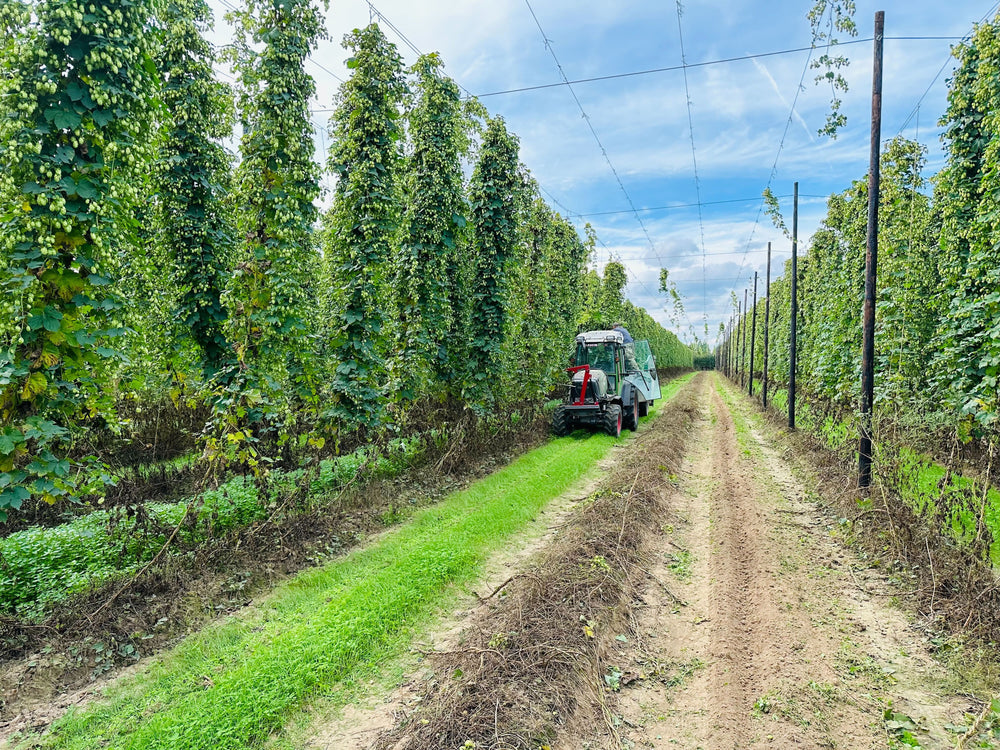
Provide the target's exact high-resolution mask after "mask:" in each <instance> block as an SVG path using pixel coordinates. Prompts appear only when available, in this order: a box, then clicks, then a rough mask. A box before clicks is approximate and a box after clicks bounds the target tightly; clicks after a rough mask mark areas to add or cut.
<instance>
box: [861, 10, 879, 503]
mask: <svg viewBox="0 0 1000 750" xmlns="http://www.w3.org/2000/svg"><path fill="white" fill-rule="evenodd" d="M884 29H885V11H882V10H880V11H878V12H877V13H876V14H875V50H874V62H873V65H872V128H871V150H870V152H869V157H868V240H867V243H866V250H865V308H864V321H863V324H862V325H863V331H862V345H861V437H860V439H859V440H858V485H859V486H861V487H868V486H870V485H871V482H872V404H873V402H874V400H875V293H876V290H875V278H876V274H877V272H878V199H879V176H880V175H879V151H880V149H881V145H882V37H883V35H884Z"/></svg>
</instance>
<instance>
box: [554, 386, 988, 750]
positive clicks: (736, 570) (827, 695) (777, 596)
mask: <svg viewBox="0 0 1000 750" xmlns="http://www.w3.org/2000/svg"><path fill="white" fill-rule="evenodd" d="M735 398H737V399H738V398H739V397H738V396H736V397H735ZM703 404H704V410H703V413H702V417H701V420H700V422H699V424H698V426H697V428H696V432H695V435H694V436H693V442H692V445H691V449H690V451H689V454H688V459H687V462H686V468H685V471H684V472H683V476H682V477H680V482H681V487H682V490H683V491H682V493H681V496H680V497H679V498H678V499H677V500H676V503H675V507H676V508H677V520H676V524H675V525H674V528H673V529H668V530H669V531H673V533H672V534H671V535H670V536H669V537H668V538H669V540H670V542H669V546H668V548H666V549H663V550H662V553H661V554H660V555H659V556H658V558H657V562H656V564H655V566H654V567H653V568H652V569H651V570H650V571H649V573H650V577H649V583H648V587H647V588H646V590H645V592H644V594H643V597H642V601H641V602H639V603H637V605H636V607H635V620H634V632H632V633H629V634H622V636H621V637H620V638H619V642H620V643H621V648H620V649H619V653H618V658H619V661H618V665H616V668H617V669H618V670H619V671H620V673H621V676H620V678H618V680H617V682H618V684H619V685H620V689H619V690H618V691H615V692H616V695H615V697H616V698H617V702H616V703H617V705H614V704H612V708H611V711H612V713H613V721H612V724H613V725H615V726H616V727H617V729H616V730H615V732H613V733H612V732H609V731H608V730H607V728H606V727H595V728H593V730H592V731H590V732H580V731H577V732H574V733H573V734H572V736H565V737H563V738H561V740H560V741H559V742H558V743H556V744H555V745H554V748H555V750H571V749H572V750H576V749H578V748H580V749H584V748H585V749H588V750H590V749H594V750H596V748H622V747H626V748H639V747H655V748H659V747H682V748H692V749H694V748H705V749H706V750H722V749H728V748H788V747H803V748H854V749H858V750H860V749H861V748H885V747H893V746H897V745H895V742H896V741H898V739H899V735H898V734H897V733H898V732H902V731H903V729H905V728H908V727H909V725H912V727H913V730H912V731H913V733H914V734H915V735H916V736H917V737H918V738H919V740H920V744H921V746H922V747H924V748H932V747H954V741H955V739H956V735H955V734H949V733H948V732H946V731H945V730H944V729H943V727H944V725H945V724H948V723H953V724H958V725H961V724H963V723H964V722H963V714H964V713H966V712H972V713H975V712H976V711H977V708H976V706H975V704H973V703H972V702H971V701H970V700H969V699H967V698H961V697H948V696H942V694H941V693H942V690H941V688H940V686H941V685H942V684H943V682H944V680H945V674H944V672H943V670H942V668H941V667H939V666H938V665H937V664H936V662H934V661H933V660H932V659H931V658H930V656H929V655H928V646H929V643H928V641H927V638H926V636H925V635H924V634H922V633H921V632H919V631H918V630H917V629H915V628H914V627H911V625H910V624H909V623H908V622H907V620H906V618H905V616H904V615H903V614H902V613H900V612H899V611H898V610H895V609H892V608H891V607H889V606H888V604H887V601H888V598H889V594H890V591H889V589H888V586H887V583H886V582H885V581H884V580H881V579H880V577H879V576H878V575H877V574H876V573H874V572H872V571H869V570H866V569H865V567H864V566H863V565H862V564H861V563H860V562H859V561H858V560H857V559H855V557H854V555H853V554H852V553H851V552H850V551H848V550H846V549H845V548H844V546H843V545H842V544H841V542H840V541H838V540H837V539H836V528H837V526H836V522H835V519H830V518H827V517H825V516H824V515H823V514H822V512H821V511H820V510H818V509H817V506H816V504H815V503H813V502H811V501H810V499H809V498H808V496H807V490H806V487H805V486H804V483H803V482H802V481H800V480H799V479H798V478H797V477H796V474H795V473H794V472H793V470H792V468H791V466H790V464H789V463H788V462H787V461H786V460H785V459H783V458H782V456H780V455H779V453H778V451H777V449H775V448H774V447H773V445H774V436H773V435H769V434H767V433H768V432H769V430H768V428H766V427H765V426H763V424H762V423H756V422H744V424H747V425H748V426H747V428H746V429H744V430H743V431H742V434H738V433H737V429H736V424H735V423H734V419H733V415H732V413H731V411H730V409H729V407H728V406H727V404H726V402H725V401H724V400H723V399H722V398H720V396H719V393H718V392H717V391H716V390H715V389H714V387H713V386H712V385H711V383H710V382H707V383H706V388H705V392H704V399H703ZM737 408H738V409H739V410H740V411H745V410H748V409H750V408H751V407H749V406H748V405H747V404H745V402H739V403H738V407H737ZM612 681H614V679H613V680H612ZM612 687H613V686H612ZM890 706H891V707H892V710H893V711H895V712H898V713H900V714H904V715H905V716H906V717H908V718H909V719H911V720H912V721H909V722H906V721H903V722H902V723H903V724H904V725H906V726H904V727H897V726H896V725H887V724H886V721H885V719H884V712H885V711H886V709H887V708H889V707H890Z"/></svg>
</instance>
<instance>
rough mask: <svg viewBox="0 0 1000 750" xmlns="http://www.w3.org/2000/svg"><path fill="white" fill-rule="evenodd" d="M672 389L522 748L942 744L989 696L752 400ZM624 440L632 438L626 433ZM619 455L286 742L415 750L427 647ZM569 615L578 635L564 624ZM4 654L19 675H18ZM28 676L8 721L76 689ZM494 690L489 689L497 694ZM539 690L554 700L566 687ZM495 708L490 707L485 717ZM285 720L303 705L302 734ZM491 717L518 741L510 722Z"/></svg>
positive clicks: (480, 621)
mask: <svg viewBox="0 0 1000 750" xmlns="http://www.w3.org/2000/svg"><path fill="white" fill-rule="evenodd" d="M686 391H693V392H694V396H688V398H689V400H690V401H691V403H694V404H696V408H695V413H694V416H693V420H691V421H693V424H692V428H691V430H690V432H689V433H688V434H687V436H686V437H684V438H681V439H678V441H677V442H678V443H679V444H683V446H684V450H683V460H681V458H680V456H679V455H678V457H677V460H676V462H675V461H673V460H669V461H667V460H663V461H659V460H658V461H657V467H658V469H659V470H660V473H661V476H662V478H663V479H664V482H663V487H662V488H660V489H657V490H656V492H658V493H659V495H658V500H657V502H656V504H655V507H656V508H657V509H658V510H657V514H656V515H650V516H649V517H648V523H649V524H650V525H651V526H654V527H655V528H651V529H649V533H648V535H647V538H645V539H644V540H642V542H641V544H640V543H639V542H637V544H636V549H637V554H638V555H639V557H638V558H637V559H640V560H641V561H642V563H641V566H640V567H638V568H635V567H634V566H633V569H631V570H629V571H625V572H623V574H622V575H623V579H624V578H628V581H627V582H626V583H627V584H628V585H623V586H622V587H621V590H622V592H623V596H625V599H624V600H623V602H622V604H621V606H617V605H616V606H615V607H614V611H613V612H612V613H611V614H610V615H609V616H608V617H607V618H605V619H603V620H601V629H600V630H601V632H599V633H598V635H597V637H596V638H595V639H594V640H593V644H592V648H589V650H588V649H587V648H584V649H578V650H575V651H573V653H574V654H576V657H575V658H577V659H578V664H577V665H576V668H575V669H572V670H570V671H571V673H572V674H570V675H569V679H573V680H576V683H575V686H573V687H574V690H573V692H574V693H575V694H576V698H575V700H573V701H572V702H570V703H566V702H564V703H562V704H559V705H560V706H569V709H568V710H567V711H566V712H565V713H561V714H560V715H559V716H558V720H557V721H555V722H554V723H553V727H554V729H553V733H554V736H553V737H550V738H549V739H547V740H545V741H537V740H534V739H533V740H532V741H531V743H532V744H528V743H525V744H524V745H523V746H525V747H529V746H530V747H533V748H537V747H551V750H604V749H607V750H624V749H629V750H635V749H636V748H644V747H648V748H667V747H678V748H688V749H690V750H695V749H696V748H704V750H728V749H729V748H740V749H741V750H743V749H745V748H789V747H802V748H850V749H852V750H863V749H865V748H892V747H912V746H919V747H923V748H951V747H955V746H956V743H957V742H958V741H959V738H960V736H961V734H960V732H958V731H956V727H961V726H963V725H965V724H967V723H968V722H969V719H970V717H975V716H976V715H978V714H979V713H980V710H981V709H982V707H983V704H984V699H986V700H988V698H989V696H988V695H985V694H981V693H980V692H978V687H979V686H973V685H971V684H970V682H969V680H968V679H966V678H967V677H968V675H961V674H956V673H955V672H954V670H953V669H951V670H950V669H949V668H947V667H946V666H944V665H942V664H941V663H939V662H938V661H937V660H935V658H934V656H933V653H934V640H936V634H934V633H933V632H931V631H930V630H929V629H928V628H927V627H926V625H925V623H924V622H923V621H922V620H921V619H920V618H917V617H916V616H914V615H912V614H908V613H907V612H906V611H905V610H904V609H901V608H900V604H899V602H900V600H903V601H905V599H904V597H903V590H904V587H902V586H901V585H900V583H899V582H898V581H895V580H893V579H891V578H890V577H888V576H887V575H886V574H885V573H883V572H882V570H880V569H875V568H872V567H870V566H869V565H868V564H867V563H866V561H865V559H864V558H863V557H862V556H861V555H860V554H859V553H857V552H855V551H854V550H853V549H852V548H851V547H850V546H849V545H848V544H847V542H846V541H845V539H844V538H843V537H844V527H843V525H842V524H841V523H840V519H839V518H838V517H837V514H836V513H834V512H833V511H832V510H830V509H829V508H828V507H827V506H826V505H824V504H823V503H822V502H820V500H821V499H822V494H823V488H822V487H821V486H819V484H818V480H817V479H816V475H814V474H813V473H811V472H810V470H809V467H808V466H806V465H805V464H804V463H803V462H802V461H800V460H798V459H797V457H796V456H795V455H793V454H792V453H791V452H790V451H789V449H788V448H787V443H784V442H783V441H782V440H781V436H780V435H779V434H778V433H777V431H776V430H775V428H774V427H773V426H772V425H770V424H769V423H768V422H766V420H762V419H758V418H756V416H754V413H755V412H756V409H755V407H753V406H752V405H751V404H750V403H749V402H747V401H746V400H745V399H744V398H743V397H741V396H740V395H739V394H738V393H737V391H736V390H735V389H734V388H732V387H731V386H730V385H729V384H728V383H726V382H725V381H723V380H722V379H721V378H719V377H718V376H714V375H710V374H706V375H701V376H699V377H698V378H697V379H696V380H695V381H694V382H693V384H692V385H690V386H688V388H687V389H686ZM673 418H674V417H673V416H671V413H670V412H669V411H665V413H664V414H662V415H661V416H660V417H658V418H657V419H656V420H652V421H651V422H652V423H651V424H649V425H648V427H646V428H644V429H646V430H648V431H650V432H653V431H660V432H661V433H664V432H669V431H670V430H671V429H673V426H672V424H670V421H671V419H673ZM641 438H642V435H640V441H636V443H634V444H633V445H637V446H642V445H644V444H643V443H642V442H641ZM630 450H631V449H628V448H625V449H616V450H615V451H613V452H612V454H611V455H610V456H609V458H608V459H606V460H605V462H604V463H603V464H601V465H600V466H599V467H598V471H596V472H594V473H593V474H591V475H590V479H589V480H588V481H587V482H586V483H585V484H583V485H581V486H578V487H576V488H574V489H573V490H572V491H570V492H568V493H566V494H564V495H563V496H562V497H560V498H559V499H557V500H556V501H554V502H553V503H552V504H551V505H550V506H548V508H547V509H546V510H545V511H544V512H543V513H541V514H539V516H538V518H537V519H536V520H535V522H534V524H533V525H532V527H531V528H530V529H529V530H528V531H527V532H526V533H525V534H523V535H522V536H521V537H520V538H519V539H518V540H517V542H516V543H514V544H512V545H511V546H510V547H509V548H508V549H506V550H504V551H503V552H502V553H501V554H498V555H497V556H495V557H494V558H492V559H491V560H490V561H489V562H488V563H487V565H486V567H485V572H484V574H483V575H482V577H481V578H480V579H479V580H478V581H477V582H476V583H475V584H473V585H471V586H469V587H468V588H467V589H466V590H465V591H464V592H462V593H460V594H459V595H458V596H457V598H456V600H455V604H454V606H453V607H452V608H451V609H450V611H448V612H445V613H442V616H441V618H440V620H439V621H437V622H435V623H433V624H431V625H429V626H428V628H427V630H426V632H425V633H424V634H423V635H422V636H421V638H420V640H419V642H416V643H414V645H413V649H412V653H411V655H410V656H409V657H407V660H406V663H405V664H404V665H403V666H402V667H400V668H401V669H403V671H404V674H405V676H404V677H403V678H402V679H401V680H399V681H398V683H397V684H395V685H392V686H389V687H386V686H384V685H379V684H376V683H372V684H370V685H368V686H365V687H363V688H362V689H360V690H358V695H359V698H358V700H357V701H356V702H355V703H354V704H353V705H350V706H347V707H346V708H345V709H344V710H342V711H340V712H339V713H337V714H335V715H331V714H330V712H329V710H327V709H325V708H324V707H323V705H322V699H320V700H318V701H317V702H316V703H315V704H314V705H312V706H309V707H307V712H306V713H305V714H302V715H300V717H299V720H300V726H299V728H298V729H297V730H296V732H297V733H298V739H296V740H295V745H294V746H296V747H308V748H314V749H320V748H329V749H331V750H332V749H333V748H337V750H355V749H356V750H361V749H362V748H366V749H367V748H372V747H375V746H379V747H389V746H392V745H391V744H389V745H387V744H386V742H387V738H388V739H389V740H390V741H391V742H395V743H396V745H395V746H396V747H400V748H403V747H405V748H424V747H431V746H433V745H432V744H426V743H420V742H416V741H412V740H413V737H414V736H415V735H416V734H417V732H412V733H411V734H407V732H408V731H409V730H408V727H413V726H414V725H419V724H420V722H421V721H424V722H425V723H426V720H425V719H421V717H422V716H428V717H431V719H433V718H434V716H433V712H429V713H427V712H426V711H428V709H429V704H432V703H433V702H434V701H435V700H440V699H441V696H442V690H441V689H439V686H438V680H439V678H440V679H441V682H445V680H444V678H442V677H441V675H442V674H445V675H447V676H448V677H449V678H450V677H451V676H452V675H453V672H455V670H454V669H452V668H450V667H449V666H448V665H449V664H451V662H449V661H448V660H447V659H444V660H442V659H440V658H438V657H439V656H440V655H443V654H445V655H446V654H453V653H458V652H461V651H463V650H465V651H466V655H467V654H468V652H469V651H471V650H473V648H472V647H473V646H475V644H476V643H478V641H477V640H476V639H477V638H480V637H481V636H482V634H483V633H484V632H485V633H487V634H488V633H489V632H498V631H496V630H492V631H491V630H489V624H488V623H489V618H491V617H494V616H496V614H497V611H498V608H499V604H498V601H499V599H500V598H501V597H500V596H497V595H496V594H497V592H498V591H499V590H500V589H503V590H504V594H506V593H507V592H508V591H510V592H511V594H510V595H509V596H506V599H507V600H515V601H516V600H517V597H518V593H517V586H518V584H519V583H520V582H524V581H525V580H526V579H527V578H530V577H531V576H532V575H535V574H536V573H537V571H538V565H539V561H543V562H542V564H543V565H544V564H546V563H545V562H544V561H549V560H551V559H552V557H551V554H552V551H553V549H558V548H560V546H561V548H565V545H566V538H567V535H566V534H565V533H564V530H565V529H567V527H569V526H570V525H571V524H572V523H574V522H575V520H577V519H578V518H579V517H580V516H581V515H583V514H585V513H587V512H591V511H590V510H587V509H588V508H590V509H592V507H593V503H587V502H583V503H581V502H580V501H582V500H585V499H592V498H593V494H592V493H593V492H594V490H595V489H597V488H598V487H599V486H600V487H601V490H602V492H609V491H610V492H614V491H620V490H621V488H617V490H616V489H615V488H613V487H612V488H609V487H607V486H605V485H603V484H600V483H601V481H602V478H603V477H606V476H618V477H621V476H622V474H621V472H619V473H618V474H616V473H615V472H616V470H618V469H621V467H622V465H623V463H624V462H625V461H626V460H628V459H629V456H630ZM651 450H652V449H651ZM651 455H652V453H651ZM634 486H635V482H634V481H633V483H632V487H633V489H634ZM625 490H628V487H627V486H626V487H625ZM598 494H600V493H598ZM651 507H652V506H651ZM621 517H622V518H624V517H623V516H621ZM622 524H623V525H622V529H624V528H625V527H624V521H622ZM615 533H616V534H618V532H617V528H616V529H615ZM569 538H572V536H571V535H570V537H569ZM621 539H622V537H621V535H620V534H618V542H619V545H620V543H621ZM587 541H588V542H589V541H590V540H589V539H588V540H587ZM588 559H589V558H588ZM594 559H596V558H594ZM601 559H602V560H603V559H604V558H601ZM609 559H610V558H609ZM611 609H612V608H611V607H610V606H608V611H609V612H611ZM581 619H585V618H581ZM484 623H486V624H484ZM572 627H573V629H574V631H579V630H580V628H579V624H578V623H575V620H574V623H573V625H572ZM510 635H516V633H513V632H511V633H510ZM577 637H578V638H579V637H580V635H579V632H577ZM590 637H591V638H593V634H591V636H590ZM584 643H585V644H589V643H590V641H587V640H586V639H584ZM574 648H575V646H574ZM477 653H484V650H483V649H482V648H479V649H478V651H477ZM36 656H37V655H36ZM515 656H516V655H515V654H512V653H508V655H507V657H506V658H507V659H509V660H511V661H513V660H514V657H515ZM33 658H34V657H33ZM484 658H485V657H484ZM23 661H24V663H23V664H20V667H21V669H22V672H24V673H28V672H30V670H29V669H28V668H27V666H26V664H27V660H23ZM397 666H398V665H397ZM466 673H467V678H468V676H469V675H471V674H472V672H471V670H468V669H467V670H466ZM8 674H9V673H8ZM36 679H37V678H36ZM452 681H453V680H452ZM534 682H538V680H535V681H534ZM36 687H37V688H38V691H37V692H38V696H37V699H35V700H33V701H31V702H30V705H29V704H28V703H26V704H25V705H23V706H22V707H21V709H20V711H19V713H20V716H19V717H18V720H17V721H16V722H13V723H12V724H9V725H8V727H9V726H13V724H14V723H16V724H18V725H19V726H22V727H23V726H31V725H34V724H45V723H47V722H48V721H51V719H52V718H54V717H55V716H57V715H59V713H60V712H61V711H62V710H63V709H64V707H65V706H68V705H75V704H78V703H83V702H86V701H87V700H89V697H90V695H91V694H92V693H93V689H92V687H90V686H81V685H77V686H76V688H77V689H76V690H68V689H67V685H66V684H65V683H60V682H59V681H58V680H56V681H55V682H54V684H52V685H45V684H42V683H36ZM483 687H484V686H478V688H479V689H483ZM496 687H497V694H498V695H499V694H501V693H502V694H503V695H515V696H516V695H517V693H516V691H514V692H511V691H510V690H509V686H496ZM544 687H545V686H544V685H543V686H542V687H541V688H539V686H538V685H532V686H531V687H530V690H528V689H526V690H525V692H524V695H530V696H532V700H535V701H537V700H538V690H539V689H544ZM485 688H487V689H488V688H489V686H485ZM501 688H502V690H501ZM552 689H553V691H555V690H556V689H557V688H556V687H553V688H552ZM558 690H560V691H561V696H563V697H565V694H566V685H565V684H560V685H559V686H558ZM452 693H454V690H452ZM445 697H448V696H447V695H445ZM543 703H545V705H546V706H549V705H554V704H549V703H548V702H545V701H543ZM504 708H506V707H504ZM500 709H501V706H500V704H499V703H498V705H497V710H498V715H499V711H500ZM490 710H491V711H492V703H490ZM466 713H468V712H466ZM553 713H556V712H553ZM302 716H308V717H310V718H309V719H305V721H306V727H305V729H304V730H303V729H302V726H301V721H302ZM491 716H492V714H491ZM9 720H10V719H7V721H9ZM455 720H456V721H460V720H461V718H460V717H459V716H456V717H455ZM491 721H492V719H491ZM500 729H501V727H499V726H498V728H497V732H496V737H497V740H496V742H491V741H479V740H477V741H476V744H475V747H476V748H485V747H491V748H492V747H497V748H499V747H506V746H507V745H505V744H504V743H503V742H501V741H500V737H501V732H500ZM503 729H506V730H508V734H507V736H508V737H513V736H518V732H519V728H518V727H503ZM417 730H418V731H419V726H417ZM2 731H3V722H2V721H0V733H2ZM522 735H523V732H522ZM523 736H525V737H526V736H527V735H523ZM910 737H912V738H913V739H912V741H911V740H910ZM399 738H402V739H399ZM397 740H398V742H397ZM916 742H919V745H915V744H914V743H916ZM459 746H460V745H459ZM468 746H469V745H467V747H468ZM511 746H514V745H511ZM516 746H517V747H521V746H522V745H521V744H517V745H516ZM976 746H977V747H986V746H988V745H976ZM448 747H450V745H449V746H448Z"/></svg>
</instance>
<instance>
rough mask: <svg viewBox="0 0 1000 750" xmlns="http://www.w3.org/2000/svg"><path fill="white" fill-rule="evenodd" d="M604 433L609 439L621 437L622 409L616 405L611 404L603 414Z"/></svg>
mask: <svg viewBox="0 0 1000 750" xmlns="http://www.w3.org/2000/svg"><path fill="white" fill-rule="evenodd" d="M604 431H605V432H606V433H608V434H609V435H610V436H611V437H614V438H616V437H621V434H622V408H621V407H620V406H619V405H618V404H611V405H610V406H608V408H607V410H606V411H605V412H604Z"/></svg>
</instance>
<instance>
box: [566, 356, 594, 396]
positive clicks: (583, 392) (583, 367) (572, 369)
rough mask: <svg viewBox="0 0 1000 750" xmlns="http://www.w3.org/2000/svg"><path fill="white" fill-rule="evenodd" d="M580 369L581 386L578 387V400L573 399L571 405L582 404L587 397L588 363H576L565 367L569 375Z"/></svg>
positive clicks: (588, 381)
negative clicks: (573, 365) (581, 372)
mask: <svg viewBox="0 0 1000 750" xmlns="http://www.w3.org/2000/svg"><path fill="white" fill-rule="evenodd" d="M580 370H583V388H581V389H580V400H579V401H574V402H573V406H583V402H584V399H586V398H587V386H588V385H589V384H590V365H577V366H576V367H567V368H566V372H568V373H569V374H570V375H575V374H576V373H578V372H579V371H580Z"/></svg>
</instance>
